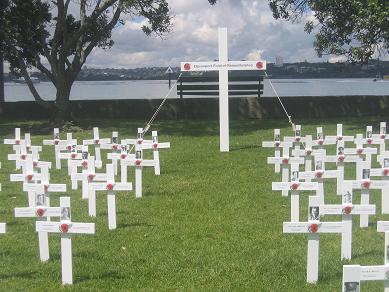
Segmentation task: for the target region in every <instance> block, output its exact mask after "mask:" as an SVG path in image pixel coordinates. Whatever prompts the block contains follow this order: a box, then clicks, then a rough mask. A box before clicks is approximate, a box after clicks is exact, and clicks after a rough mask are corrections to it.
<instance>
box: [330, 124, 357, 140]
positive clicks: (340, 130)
mask: <svg viewBox="0 0 389 292" xmlns="http://www.w3.org/2000/svg"><path fill="white" fill-rule="evenodd" d="M327 139H336V140H337V141H338V142H339V141H343V142H353V141H354V136H343V125H342V124H337V125H336V136H327Z"/></svg>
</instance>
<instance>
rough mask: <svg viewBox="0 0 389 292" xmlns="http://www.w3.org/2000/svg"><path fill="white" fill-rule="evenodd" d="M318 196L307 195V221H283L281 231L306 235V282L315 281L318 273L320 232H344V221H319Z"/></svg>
mask: <svg viewBox="0 0 389 292" xmlns="http://www.w3.org/2000/svg"><path fill="white" fill-rule="evenodd" d="M319 205H320V198H317V197H309V218H308V221H307V222H284V223H283V233H303V234H307V235H308V256H307V282H308V283H316V282H317V280H318V275H319V242H320V233H340V234H343V233H344V232H345V224H344V222H320V216H319V212H320V211H319V210H320V209H319Z"/></svg>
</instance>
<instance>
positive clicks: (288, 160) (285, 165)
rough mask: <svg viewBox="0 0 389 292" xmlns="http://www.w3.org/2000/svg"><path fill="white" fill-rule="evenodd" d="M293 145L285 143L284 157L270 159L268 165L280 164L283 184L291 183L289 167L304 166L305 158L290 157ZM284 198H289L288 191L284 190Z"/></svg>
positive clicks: (283, 147) (283, 148)
mask: <svg viewBox="0 0 389 292" xmlns="http://www.w3.org/2000/svg"><path fill="white" fill-rule="evenodd" d="M290 146H291V144H290V143H287V142H284V144H283V146H282V157H268V158H267V163H268V164H279V165H280V166H281V175H282V180H281V181H282V182H288V181H289V165H290V164H293V163H297V164H304V158H303V157H289V148H290ZM282 196H284V197H286V196H288V191H287V190H283V191H282Z"/></svg>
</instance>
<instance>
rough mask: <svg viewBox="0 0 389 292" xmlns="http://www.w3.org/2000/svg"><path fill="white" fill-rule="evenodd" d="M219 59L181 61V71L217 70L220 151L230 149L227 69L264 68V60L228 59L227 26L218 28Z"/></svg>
mask: <svg viewBox="0 0 389 292" xmlns="http://www.w3.org/2000/svg"><path fill="white" fill-rule="evenodd" d="M218 33H219V61H215V62H181V71H182V72H192V71H218V72H219V117H220V152H228V151H229V150H230V145H229V144H230V143H229V114H228V71H231V70H239V71H240V70H256V71H258V70H266V62H265V61H261V60H258V61H229V60H228V45H227V28H219V31H218Z"/></svg>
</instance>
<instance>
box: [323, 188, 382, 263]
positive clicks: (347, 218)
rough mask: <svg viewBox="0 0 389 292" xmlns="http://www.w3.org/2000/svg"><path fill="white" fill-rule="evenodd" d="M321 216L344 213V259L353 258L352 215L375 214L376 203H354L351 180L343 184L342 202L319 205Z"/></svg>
mask: <svg viewBox="0 0 389 292" xmlns="http://www.w3.org/2000/svg"><path fill="white" fill-rule="evenodd" d="M319 211H320V216H324V215H342V221H343V222H344V224H345V232H344V233H343V234H342V259H348V260H350V259H351V254H352V253H351V248H352V229H353V228H352V224H353V220H352V216H353V215H362V214H368V215H374V214H375V211H376V207H375V205H356V204H353V189H352V187H351V183H350V182H345V183H344V186H343V196H342V204H331V205H325V204H321V205H320V207H319Z"/></svg>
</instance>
